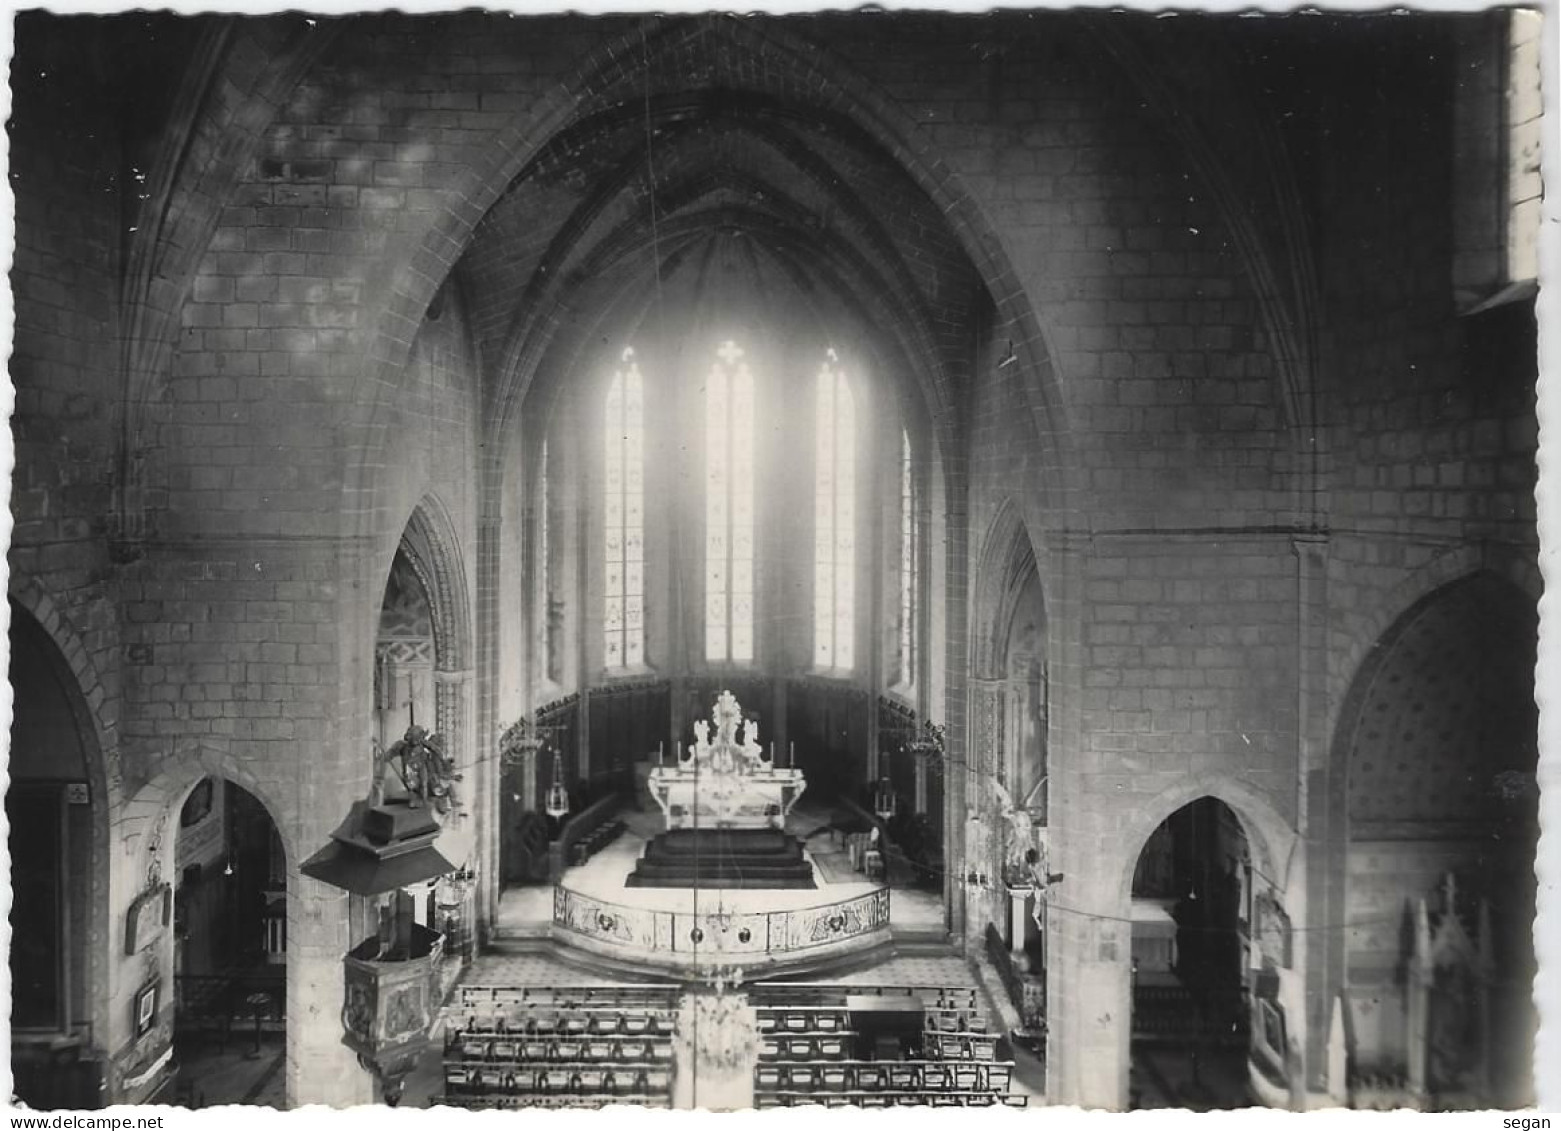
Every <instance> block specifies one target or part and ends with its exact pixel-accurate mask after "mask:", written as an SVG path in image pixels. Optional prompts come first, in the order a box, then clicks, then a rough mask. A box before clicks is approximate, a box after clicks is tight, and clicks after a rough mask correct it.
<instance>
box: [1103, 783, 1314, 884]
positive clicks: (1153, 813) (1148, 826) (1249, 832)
mask: <svg viewBox="0 0 1561 1131" xmlns="http://www.w3.org/2000/svg"><path fill="white" fill-rule="evenodd" d="M1204 797H1212V798H1214V799H1215V800H1216V801H1222V802H1224V803H1225V804H1226V805H1227V806H1229V807H1230V811H1231V812H1232V813H1234V814H1235V815H1236V819H1237V820H1238V821H1240V822H1241V827H1242V831H1243V832H1244V833H1245V834H1246V837H1247V844H1248V845H1249V846H1250V847H1251V849H1252V855H1253V860H1252V864H1253V867H1254V869H1256V870H1257V871H1259V872H1261V873H1262V874H1263V875H1264V876H1267V877H1269V878H1270V879H1271V880H1272V881H1273V883H1274V886H1275V887H1277V888H1278V889H1279V890H1280V892H1281V893H1283V892H1285V891H1286V890H1287V889H1288V887H1289V886H1290V884H1291V882H1292V880H1294V879H1296V878H1297V877H1292V876H1291V875H1290V864H1291V858H1292V856H1293V854H1294V850H1295V847H1296V833H1295V830H1294V829H1293V828H1291V827H1290V823H1289V822H1288V821H1286V820H1285V819H1284V817H1282V816H1281V815H1280V814H1279V811H1278V810H1277V809H1275V808H1274V806H1273V804H1272V803H1271V802H1270V801H1269V799H1268V798H1267V797H1266V796H1264V795H1263V794H1262V793H1260V792H1258V791H1257V790H1255V789H1253V788H1251V787H1250V786H1247V785H1243V784H1242V783H1240V782H1238V781H1233V780H1232V779H1231V778H1230V777H1229V776H1227V775H1225V774H1221V773H1218V772H1215V771H1212V770H1211V771H1207V772H1205V773H1202V774H1198V775H1196V776H1194V777H1192V778H1189V779H1188V780H1187V781H1184V782H1182V783H1181V784H1180V785H1178V786H1176V787H1175V788H1174V789H1169V790H1166V791H1165V792H1164V793H1162V794H1160V795H1159V796H1158V797H1156V798H1155V799H1154V801H1153V802H1152V803H1151V804H1150V805H1148V806H1147V807H1145V808H1143V809H1141V810H1140V811H1139V812H1137V813H1136V814H1135V815H1134V816H1133V817H1132V818H1131V819H1130V820H1129V821H1128V822H1127V824H1126V826H1125V827H1124V828H1123V830H1122V837H1121V843H1122V844H1124V845H1127V846H1129V849H1130V850H1129V851H1128V852H1127V853H1126V854H1125V858H1124V859H1123V861H1122V862H1121V863H1120V864H1119V866H1118V870H1117V882H1116V886H1115V888H1114V889H1113V902H1114V904H1115V905H1116V906H1118V907H1126V906H1128V904H1129V903H1130V902H1131V900H1132V891H1133V871H1134V869H1135V868H1136V867H1137V864H1138V857H1139V855H1140V854H1141V853H1142V852H1143V849H1144V845H1145V844H1147V843H1148V841H1149V837H1150V834H1151V833H1153V832H1154V831H1155V829H1157V828H1158V827H1159V826H1160V824H1161V823H1162V822H1163V821H1165V820H1166V819H1167V818H1168V817H1170V816H1171V814H1172V813H1175V812H1176V811H1177V810H1178V809H1181V808H1183V807H1184V806H1187V805H1190V804H1191V803H1192V802H1194V801H1197V800H1199V799H1200V798H1204Z"/></svg>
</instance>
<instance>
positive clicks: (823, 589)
mask: <svg viewBox="0 0 1561 1131" xmlns="http://www.w3.org/2000/svg"><path fill="white" fill-rule="evenodd" d="M815 406H816V407H815V420H816V423H815V427H814V433H815V445H816V448H815V459H814V467H815V476H816V479H815V483H814V488H815V490H814V512H813V514H814V538H813V542H814V558H813V562H814V565H813V642H814V648H813V651H814V655H813V661H814V665H815V666H816V667H818V668H820V669H825V670H833V671H849V670H850V669H851V668H852V667H853V665H854V664H855V662H856V658H855V655H854V649H853V646H852V644H853V639H852V638H853V633H854V630H855V625H856V618H855V612H856V601H855V598H856V592H855V588H856V587H855V580H856V406H855V403H854V402H853V399H852V396H851V386H850V385H849V383H848V382H847V381H846V377H845V374H844V373H842V372H841V371H840V369H839V358H838V356H837V355H836V354H835V351H834V350H830V351H828V353H827V355H826V357H825V360H824V365H823V367H822V368H821V369H820V370H819V373H818V397H817V400H816V402H815Z"/></svg>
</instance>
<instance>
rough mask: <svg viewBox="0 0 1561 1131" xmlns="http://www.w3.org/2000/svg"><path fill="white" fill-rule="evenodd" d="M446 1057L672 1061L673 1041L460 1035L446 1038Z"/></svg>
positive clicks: (469, 1059)
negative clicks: (515, 1038)
mask: <svg viewBox="0 0 1561 1131" xmlns="http://www.w3.org/2000/svg"><path fill="white" fill-rule="evenodd" d="M444 1055H445V1059H446V1060H447V1061H451V1060H460V1061H467V1062H473V1063H477V1062H481V1063H488V1064H537V1063H546V1062H549V1061H585V1062H586V1063H590V1064H606V1063H610V1062H624V1061H627V1062H630V1063H633V1062H636V1061H642V1060H655V1061H669V1060H671V1059H672V1042H671V1041H670V1040H667V1039H659V1040H658V1039H649V1038H645V1037H587V1038H585V1039H584V1040H576V1039H574V1038H572V1037H558V1038H554V1039H552V1040H547V1039H543V1038H538V1037H528V1038H525V1039H522V1040H518V1041H517V1040H511V1039H509V1038H507V1037H469V1036H457V1037H454V1038H447V1039H446V1041H445V1053H444Z"/></svg>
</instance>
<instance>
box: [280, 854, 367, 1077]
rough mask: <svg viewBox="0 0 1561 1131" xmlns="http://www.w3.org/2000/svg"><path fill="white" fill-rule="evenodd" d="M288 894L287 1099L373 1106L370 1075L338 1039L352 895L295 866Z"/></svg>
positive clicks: (340, 1033) (339, 1036)
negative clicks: (321, 881)
mask: <svg viewBox="0 0 1561 1131" xmlns="http://www.w3.org/2000/svg"><path fill="white" fill-rule="evenodd" d="M288 893H289V894H288V901H287V906H288V924H287V1030H288V1033H287V1036H288V1041H287V1080H286V1084H287V1104H288V1106H289V1107H294V1106H297V1105H299V1104H301V1103H312V1104H313V1103H318V1104H326V1105H328V1106H330V1107H336V1108H341V1107H353V1106H356V1105H358V1104H366V1103H373V1102H375V1101H376V1099H377V1097H376V1096H375V1095H374V1078H373V1076H372V1075H370V1074H369V1073H368V1072H367V1071H365V1070H364V1069H363V1068H362V1066H360V1065H359V1064H358V1058H357V1056H356V1054H354V1053H353V1052H352V1050H351V1049H349V1048H347V1046H345V1045H344V1044H342V1042H341V1038H342V1024H341V1010H342V1002H343V994H344V992H345V991H344V988H343V973H342V971H343V967H342V959H343V957H345V955H346V953H347V951H348V950H349V949H351V947H352V940H351V939H349V937H348V935H349V930H350V925H349V915H348V904H349V901H350V898H351V897H349V896H348V895H347V893H346V892H344V891H341V890H340V889H338V888H334V887H331V886H330V885H329V884H322V883H320V882H319V881H318V880H312V879H309V878H308V877H306V876H304V875H303V874H302V873H301V872H298V871H296V870H294V871H293V872H292V873H291V875H290V876H289V877H288Z"/></svg>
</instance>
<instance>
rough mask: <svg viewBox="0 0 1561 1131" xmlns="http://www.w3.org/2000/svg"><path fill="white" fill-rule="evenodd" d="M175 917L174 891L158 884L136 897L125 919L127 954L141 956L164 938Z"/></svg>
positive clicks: (165, 885)
mask: <svg viewBox="0 0 1561 1131" xmlns="http://www.w3.org/2000/svg"><path fill="white" fill-rule="evenodd" d="M172 915H173V889H171V888H170V887H169V886H168V885H167V884H158V885H156V886H155V887H152V888H149V889H148V890H146V891H144V892H142V893H141V894H140V895H138V896H136V898H135V902H134V903H132V904H131V905H130V914H129V915H128V916H126V918H125V953H126V954H140V953H141V952H142V951H143V950H145V949H146V948H147V947H149V946H151V945H152V944H153V943H155V942H156V941H157V940H158V939H159V938H161V937H162V934H163V932H164V931H166V930H167V929H168V923H169V920H170V919H171V918H172Z"/></svg>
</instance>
